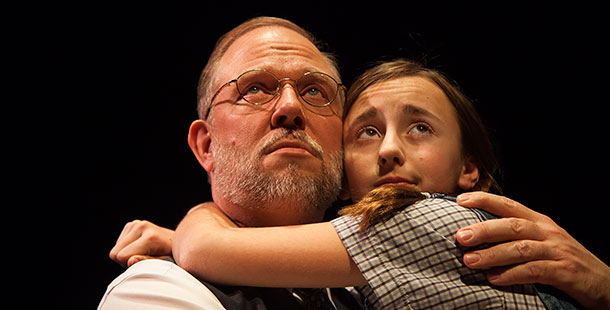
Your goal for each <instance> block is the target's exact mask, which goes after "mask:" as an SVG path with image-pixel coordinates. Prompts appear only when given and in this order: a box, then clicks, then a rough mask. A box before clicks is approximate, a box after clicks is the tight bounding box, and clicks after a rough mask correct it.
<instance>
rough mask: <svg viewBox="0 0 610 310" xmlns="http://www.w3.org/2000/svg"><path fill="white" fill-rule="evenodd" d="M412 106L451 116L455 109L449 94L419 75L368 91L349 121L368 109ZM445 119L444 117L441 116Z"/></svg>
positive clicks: (353, 108) (357, 103) (356, 103)
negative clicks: (448, 96)
mask: <svg viewBox="0 0 610 310" xmlns="http://www.w3.org/2000/svg"><path fill="white" fill-rule="evenodd" d="M405 105H411V106H414V107H418V108H421V109H425V110H427V111H430V112H431V113H433V114H437V115H438V116H439V117H441V116H443V117H448V116H449V114H448V113H447V112H452V113H450V114H454V108H453V106H452V105H451V103H450V101H449V99H448V98H447V96H446V95H445V93H444V92H443V91H442V90H441V89H440V87H438V85H436V84H435V83H434V82H432V81H430V80H428V79H426V78H423V77H418V76H409V77H401V78H397V79H392V80H389V81H383V82H379V83H376V84H373V85H372V86H370V87H368V88H367V89H366V90H364V91H363V92H362V93H361V94H360V96H358V99H356V101H355V102H354V104H353V105H352V107H351V108H350V110H349V112H348V115H347V117H346V121H348V122H349V121H350V119H351V120H353V119H354V118H356V117H359V115H360V114H361V113H363V111H365V110H370V109H371V108H373V109H376V110H381V111H383V110H393V109H398V108H402V107H404V106H405ZM441 118H442V117H441Z"/></svg>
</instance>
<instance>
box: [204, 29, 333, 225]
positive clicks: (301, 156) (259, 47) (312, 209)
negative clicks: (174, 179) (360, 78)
mask: <svg viewBox="0 0 610 310" xmlns="http://www.w3.org/2000/svg"><path fill="white" fill-rule="evenodd" d="M218 67H219V72H218V73H217V77H218V79H217V81H218V83H219V85H217V86H218V87H220V85H222V84H223V83H225V82H227V81H230V80H232V79H235V78H236V77H237V76H239V75H240V74H241V73H243V72H245V71H248V70H252V69H265V70H267V71H269V72H271V73H273V74H275V75H276V76H277V77H279V78H280V79H283V78H290V79H292V80H297V79H298V78H299V77H301V76H302V75H303V74H304V73H306V72H308V71H318V72H323V73H327V74H329V75H331V76H333V77H334V78H335V79H338V77H336V76H334V74H333V73H332V72H333V71H332V69H331V67H330V66H329V64H328V63H327V62H326V60H325V59H324V57H323V56H322V55H321V53H320V52H319V51H318V49H317V48H316V47H315V46H314V45H313V44H312V43H311V42H309V41H308V40H307V39H306V38H304V37H302V36H301V35H299V34H297V33H296V32H294V31H292V30H289V29H286V28H283V27H262V28H258V29H255V30H252V31H250V32H248V33H246V34H245V35H243V36H242V37H240V38H238V39H237V40H236V41H235V42H234V43H233V44H232V45H231V46H230V47H229V49H228V50H227V51H226V53H225V54H224V56H223V57H222V59H221V61H220V65H219V66H218ZM281 85H282V86H281V89H280V92H279V95H278V96H277V97H276V98H274V99H273V100H272V101H270V102H268V103H266V104H264V105H261V106H255V105H252V104H249V103H246V102H245V101H243V99H241V100H238V99H239V96H238V93H237V89H236V86H235V83H232V84H231V85H229V86H228V87H225V88H224V89H223V90H222V91H221V92H220V93H219V94H218V96H217V98H216V99H215V100H214V103H213V104H214V105H215V106H214V107H213V109H212V112H211V113H212V115H211V119H212V120H211V125H212V130H211V133H212V134H211V144H210V149H211V150H212V154H213V158H214V163H213V169H212V172H211V176H212V177H211V179H212V189H213V193H214V195H215V197H214V198H215V200H216V199H217V198H221V199H226V200H228V201H230V202H231V203H232V204H233V205H239V206H240V207H242V208H244V207H245V208H246V209H249V212H251V210H252V209H256V210H258V212H260V213H266V212H272V213H275V214H276V215H278V216H281V217H283V218H287V217H288V215H294V216H297V217H299V218H300V219H302V220H301V221H299V222H304V221H313V220H320V217H321V215H322V214H323V212H324V210H325V208H326V207H328V205H329V204H330V203H331V202H332V201H333V200H334V199H335V198H336V196H337V191H338V188H339V187H340V182H341V175H342V174H341V169H342V167H341V162H342V156H341V154H342V145H341V135H340V132H341V128H342V122H341V117H340V113H339V112H338V111H340V110H341V109H340V107H341V102H340V99H339V98H337V99H336V100H335V102H334V103H333V104H331V106H329V107H323V108H319V107H312V106H308V105H307V104H306V103H305V102H304V101H303V100H302V99H301V98H300V97H299V96H298V95H297V93H296V90H295V84H294V83H293V82H284V83H282V84H281ZM218 195H220V197H217V196H218ZM238 209H239V208H238ZM303 210H308V211H305V212H301V211H303ZM224 211H226V212H227V213H232V210H224ZM239 211H241V210H239ZM300 213H307V214H308V215H309V216H310V217H311V216H314V217H315V218H316V219H313V218H306V215H305V214H300ZM228 215H229V216H232V217H234V218H235V219H236V220H240V219H239V218H240V217H241V218H243V216H241V215H240V214H228ZM267 216H270V217H272V216H273V215H269V214H267ZM244 220H245V221H251V219H250V218H247V219H244ZM254 221H255V222H256V221H257V220H254ZM274 222H277V221H274Z"/></svg>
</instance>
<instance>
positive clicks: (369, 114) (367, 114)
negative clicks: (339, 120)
mask: <svg viewBox="0 0 610 310" xmlns="http://www.w3.org/2000/svg"><path fill="white" fill-rule="evenodd" d="M375 116H377V109H375V108H374V107H370V108H368V109H366V110H365V111H364V112H362V113H360V115H358V116H357V117H356V118H355V119H354V120H353V121H352V123H351V124H355V123H360V122H363V121H365V120H368V119H371V118H375Z"/></svg>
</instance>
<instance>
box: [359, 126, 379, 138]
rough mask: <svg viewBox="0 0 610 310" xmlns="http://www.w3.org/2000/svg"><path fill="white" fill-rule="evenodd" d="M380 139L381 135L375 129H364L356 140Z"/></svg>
mask: <svg viewBox="0 0 610 310" xmlns="http://www.w3.org/2000/svg"><path fill="white" fill-rule="evenodd" d="M375 138H381V134H380V133H379V131H378V130H377V129H375V127H364V128H362V129H360V131H359V132H358V139H375Z"/></svg>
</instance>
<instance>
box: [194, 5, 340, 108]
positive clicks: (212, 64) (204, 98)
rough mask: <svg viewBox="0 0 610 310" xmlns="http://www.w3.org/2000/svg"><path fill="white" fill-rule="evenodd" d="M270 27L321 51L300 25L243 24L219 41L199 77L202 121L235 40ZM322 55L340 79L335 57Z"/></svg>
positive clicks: (264, 20) (279, 21)
mask: <svg viewBox="0 0 610 310" xmlns="http://www.w3.org/2000/svg"><path fill="white" fill-rule="evenodd" d="M269 26H278V27H284V28H288V29H290V30H293V31H295V32H297V33H298V34H300V35H302V36H303V37H305V38H306V39H307V40H309V41H310V42H311V43H313V44H314V45H315V46H316V47H317V48H318V49H319V50H321V44H320V43H319V42H318V41H316V39H315V37H314V36H313V35H312V34H311V33H310V32H308V31H306V30H305V29H303V28H301V27H299V26H298V25H296V24H295V23H293V22H291V21H289V20H286V19H283V18H277V17H268V16H261V17H255V18H252V19H249V20H247V21H245V22H243V23H242V24H240V25H239V26H237V27H235V28H233V29H232V30H231V31H229V32H227V33H225V34H224V35H223V36H221V37H220V38H219V39H218V41H217V42H216V45H215V47H214V50H213V51H212V54H211V55H210V59H209V60H208V63H207V64H206V66H205V68H204V69H203V71H202V72H201V76H200V77H199V85H198V86H197V112H198V114H199V118H200V119H206V118H207V117H208V115H207V113H208V111H209V107H210V104H211V102H210V100H211V99H212V98H211V97H212V96H213V94H214V91H215V89H214V88H215V87H217V85H218V83H219V81H217V80H216V79H217V78H216V72H217V70H218V64H219V62H220V59H221V58H222V56H223V55H224V54H225V52H226V51H227V50H228V49H229V47H230V46H231V44H233V42H235V40H237V39H238V38H239V37H241V36H243V35H244V34H246V33H248V32H250V31H252V30H254V29H257V28H260V27H269ZM321 53H322V56H324V58H325V59H326V61H327V62H328V64H329V65H330V67H331V68H332V69H333V70H334V72H333V74H335V75H336V76H337V78H339V79H340V75H339V69H338V65H337V61H336V59H335V57H334V56H333V55H332V54H330V53H325V52H321Z"/></svg>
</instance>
